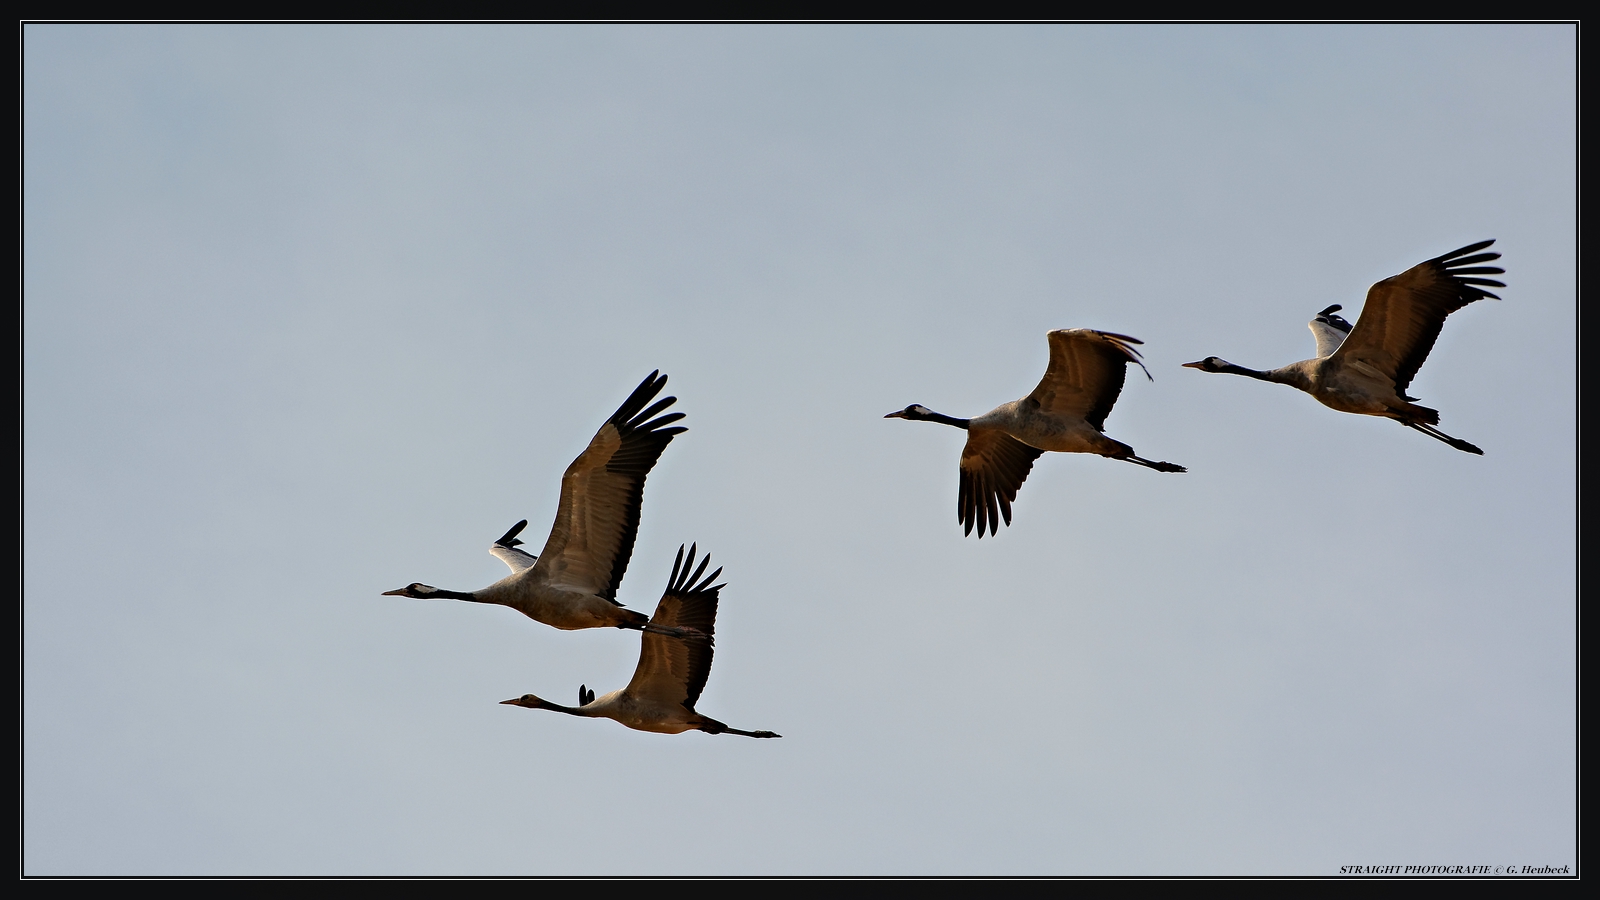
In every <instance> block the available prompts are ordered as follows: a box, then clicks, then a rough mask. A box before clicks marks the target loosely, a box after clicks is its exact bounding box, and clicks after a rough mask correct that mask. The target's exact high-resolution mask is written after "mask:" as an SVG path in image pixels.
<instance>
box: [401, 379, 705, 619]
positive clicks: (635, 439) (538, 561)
mask: <svg viewBox="0 0 1600 900" xmlns="http://www.w3.org/2000/svg"><path fill="white" fill-rule="evenodd" d="M666 383H667V376H665V375H662V374H661V373H660V372H659V371H656V372H651V373H650V375H649V377H647V378H645V380H644V381H643V382H641V383H640V384H639V386H638V387H637V388H635V389H634V391H633V393H632V394H630V395H629V396H628V399H627V400H625V401H623V403H622V406H620V407H618V408H617V411H616V412H615V413H613V414H612V416H611V418H609V419H607V420H606V422H605V424H604V425H601V426H600V430H599V431H598V432H596V433H595V436H594V439H593V440H591V441H589V446H588V447H587V448H586V449H585V450H584V451H583V453H581V454H579V455H578V458H577V459H575V460H573V461H572V465H570V466H568V467H567V471H566V474H564V475H562V476H561V501H560V503H559V504H558V505H557V507H556V521H555V524H554V525H553V526H551V528H550V537H549V538H547V539H546V540H545V544H544V550H543V551H542V552H541V553H539V555H538V556H534V555H533V554H531V553H527V552H525V551H523V550H519V549H517V548H518V546H519V545H521V544H522V541H521V540H519V539H518V538H517V535H518V534H520V533H521V532H522V529H523V528H525V527H526V526H527V524H528V521H527V520H526V519H524V520H522V521H521V522H518V523H517V524H516V525H513V526H512V527H511V530H510V531H507V532H506V533H505V534H504V535H503V536H501V537H500V539H499V540H497V541H495V542H494V544H492V545H491V546H490V547H489V552H490V553H492V554H494V555H495V556H496V557H498V558H499V559H500V560H501V561H503V562H504V563H505V564H506V565H507V566H508V567H509V568H510V569H511V574H510V575H508V576H506V577H505V578H502V579H501V580H499V581H497V582H495V583H494V584H491V585H489V586H488V587H486V588H483V589H482V590H477V591H450V590H445V589H443V588H436V587H433V586H432V585H427V584H421V583H415V582H414V583H412V584H409V585H406V586H405V587H403V588H400V589H399V590H393V591H384V593H383V595H384V596H386V597H412V598H416V599H419V600H469V601H471V602H473V603H497V604H499V605H501V606H509V607H511V608H512V609H514V610H517V611H518V612H520V613H522V614H523V615H526V616H527V617H529V618H531V619H534V620H535V621H538V622H543V623H545V624H546V625H551V626H554V627H556V628H560V629H563V630H566V631H571V630H575V629H579V628H607V627H616V628H632V629H638V630H644V629H649V628H652V627H653V626H651V625H650V624H649V622H650V620H649V619H648V618H647V617H646V616H645V615H644V613H641V612H635V611H634V610H631V609H625V608H623V606H622V604H621V603H619V602H617V586H618V585H619V584H621V583H622V576H623V573H625V572H626V571H627V570H628V559H629V557H630V556H632V555H633V542H634V538H635V536H636V535H637V534H638V531H639V507H640V504H641V503H642V502H643V500H644V480H645V476H646V475H648V474H649V473H650V469H651V468H652V467H654V466H655V464H656V460H658V459H660V458H661V453H662V451H664V450H665V449H666V448H667V444H668V443H670V442H671V441H672V438H673V437H674V436H676V435H678V434H681V433H682V432H684V431H687V430H688V429H687V428H684V427H682V426H672V423H673V422H676V421H678V420H679V419H682V418H683V413H678V412H675V413H668V414H667V415H664V416H659V417H656V416H657V414H658V413H660V412H661V411H662V410H664V409H666V408H667V407H669V406H671V405H672V404H673V403H675V402H677V398H676V397H666V398H664V399H662V400H659V401H656V402H655V403H654V404H651V401H652V400H655V397H656V395H657V394H659V393H661V389H662V387H664V386H665V385H666ZM646 406H649V408H648V409H646V408H645V407H646ZM652 417H655V418H652ZM668 426H672V427H668ZM666 631H667V633H670V634H675V635H679V636H684V637H693V636H694V635H693V633H692V632H690V631H685V630H683V629H666Z"/></svg>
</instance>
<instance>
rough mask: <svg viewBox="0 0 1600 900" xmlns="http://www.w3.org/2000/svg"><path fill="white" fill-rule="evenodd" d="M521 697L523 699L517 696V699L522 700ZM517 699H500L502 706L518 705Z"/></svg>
mask: <svg viewBox="0 0 1600 900" xmlns="http://www.w3.org/2000/svg"><path fill="white" fill-rule="evenodd" d="M521 699H522V698H521V697H518V698H517V700H521ZM517 700H501V701H500V705H501V706H516V705H517Z"/></svg>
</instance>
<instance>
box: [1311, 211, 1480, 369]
mask: <svg viewBox="0 0 1600 900" xmlns="http://www.w3.org/2000/svg"><path fill="white" fill-rule="evenodd" d="M1493 243H1494V241H1492V240H1490V241H1479V242H1478V243H1476V244H1469V245H1468V246H1465V247H1462V248H1461V249H1459V250H1454V251H1452V252H1450V253H1446V254H1445V255H1443V256H1436V257H1434V258H1433V259H1430V260H1427V261H1426V262H1422V263H1418V264H1417V265H1415V266H1412V267H1411V268H1409V269H1407V270H1405V271H1404V272H1401V273H1400V274H1399V275H1394V276H1392V277H1389V278H1385V279H1384V280H1382V281H1380V282H1378V283H1377V284H1375V285H1373V286H1372V288H1371V289H1370V290H1368V291H1367V304H1366V305H1365V306H1363V307H1362V308H1361V317H1360V318H1359V319H1357V320H1356V327H1355V330H1354V331H1351V332H1350V336H1349V337H1348V338H1345V341H1344V344H1342V345H1341V346H1340V347H1339V349H1338V351H1337V352H1336V353H1335V354H1334V355H1335V356H1338V357H1341V358H1343V359H1346V360H1350V361H1359V362H1363V363H1366V364H1367V365H1369V366H1371V367H1373V368H1375V369H1377V370H1378V371H1379V372H1382V373H1383V374H1384V375H1387V376H1388V377H1389V378H1390V379H1392V380H1393V381H1394V389H1395V393H1397V394H1399V395H1400V396H1402V397H1404V396H1405V391H1406V388H1407V387H1408V386H1410V384H1411V379H1412V378H1414V377H1416V374H1417V370H1418V369H1420V368H1422V363H1423V360H1426V359H1427V358H1428V351H1430V350H1432V349H1433V342H1434V341H1436V340H1438V338H1439V330H1440V329H1441V328H1443V327H1444V320H1445V317H1446V316H1448V315H1450V314H1451V313H1453V312H1455V311H1456V310H1458V309H1460V308H1461V307H1463V306H1466V305H1467V304H1468V303H1471V302H1473V301H1474V300H1481V299H1483V298H1484V297H1493V298H1494V299H1496V300H1499V299H1500V298H1499V297H1498V296H1497V295H1495V294H1491V293H1489V292H1488V291H1486V290H1483V287H1480V286H1486V287H1505V283H1504V282H1500V281H1494V280H1492V279H1489V278H1480V277H1477V276H1480V275H1500V274H1502V273H1504V272H1505V269H1502V268H1500V267H1499V266H1478V265H1474V264H1475V263H1481V262H1488V261H1490V260H1494V259H1499V258H1500V254H1498V253H1478V252H1477V251H1479V250H1482V249H1483V248H1485V247H1487V246H1489V245H1490V244H1493ZM1468 254H1477V255H1475V256H1470V255H1468Z"/></svg>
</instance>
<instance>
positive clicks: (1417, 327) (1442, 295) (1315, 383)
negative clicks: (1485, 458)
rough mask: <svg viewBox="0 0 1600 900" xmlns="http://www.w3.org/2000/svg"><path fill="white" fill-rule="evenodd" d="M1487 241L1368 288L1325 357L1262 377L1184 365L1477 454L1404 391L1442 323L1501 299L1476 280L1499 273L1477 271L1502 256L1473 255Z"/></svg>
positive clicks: (1222, 365) (1205, 364)
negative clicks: (1293, 391) (1282, 388)
mask: <svg viewBox="0 0 1600 900" xmlns="http://www.w3.org/2000/svg"><path fill="white" fill-rule="evenodd" d="M1493 243H1494V241H1492V240H1490V241H1479V242H1478V243H1476V244H1469V245H1468V246H1465V247H1462V248H1461V249H1459V250H1454V251H1452V252H1450V253H1446V254H1444V255H1443V256H1436V257H1434V258H1433V259H1429V260H1425V261H1423V262H1421V263H1418V264H1417V265H1415V266H1412V267H1411V268H1409V269H1407V270H1405V271H1404V272H1401V273H1400V274H1399V275H1394V276H1391V277H1389V278H1385V279H1383V280H1382V281H1380V282H1378V283H1377V284H1374V285H1373V286H1372V287H1371V289H1369V290H1368V291H1367V302H1366V305H1365V306H1363V307H1362V309H1361V317H1360V318H1359V319H1357V320H1356V324H1355V327H1354V329H1352V330H1351V331H1350V334H1349V336H1348V337H1346V338H1345V339H1344V341H1343V343H1341V344H1339V345H1338V348H1337V349H1335V350H1333V351H1332V352H1331V353H1328V354H1326V355H1322V356H1318V357H1317V358H1315V359H1307V360H1302V361H1300V362H1297V363H1290V364H1289V365H1287V366H1282V367H1280V368H1277V369H1269V370H1266V371H1258V370H1256V369H1247V368H1245V367H1244V366H1237V365H1234V364H1233V363H1230V362H1228V361H1227V360H1224V359H1220V358H1218V357H1215V356H1208V357H1206V358H1205V359H1202V360H1199V361H1198V362H1192V363H1184V366H1185V367H1187V368H1191V369H1199V370H1201V371H1202V372H1224V373H1227V374H1231V375H1244V376H1246V377H1249V378H1256V379H1259V380H1261V381H1271V382H1275V383H1278V384H1287V385H1289V386H1291V387H1295V388H1299V389H1300V390H1302V391H1305V392H1306V393H1308V394H1310V395H1311V396H1313V397H1315V398H1317V400H1318V401H1319V402H1321V403H1322V404H1323V405H1324V406H1328V407H1331V408H1333V409H1337V410H1340V411H1341V412H1349V413H1356V414H1358V415H1366V416H1382V417H1384V418H1389V419H1394V420H1395V421H1397V422H1399V423H1400V424H1402V425H1405V426H1406V427H1408V428H1414V429H1416V430H1417V431H1420V432H1422V433H1423V434H1426V435H1428V436H1429V437H1431V438H1434V439H1436V440H1440V441H1443V442H1444V443H1446V444H1449V445H1450V446H1452V447H1454V448H1456V449H1457V450H1462V451H1465V452H1467V453H1476V454H1479V455H1482V454H1483V451H1482V450H1480V449H1478V448H1477V447H1476V446H1474V445H1472V444H1469V443H1467V442H1466V441H1463V440H1461V439H1459V438H1453V437H1451V436H1450V435H1447V434H1445V433H1444V432H1442V431H1440V430H1439V429H1437V428H1435V427H1434V426H1435V425H1438V424H1439V411H1438V410H1436V409H1432V408H1430V407H1426V406H1419V405H1418V404H1417V403H1416V402H1415V400H1416V399H1417V398H1415V397H1412V396H1409V395H1408V394H1407V393H1406V390H1407V388H1409V387H1410V386H1411V380H1412V379H1413V378H1415V377H1416V374H1417V370H1418V369H1420V368H1422V363H1423V361H1424V360H1426V359H1427V358H1428V353H1429V351H1431V350H1432V349H1433V344H1434V341H1436V340H1438V338H1439V331H1440V330H1441V329H1442V328H1443V327H1444V320H1445V318H1446V317H1448V316H1449V315H1450V314H1451V313H1453V312H1455V311H1456V310H1458V309H1461V308H1462V307H1464V306H1466V305H1467V304H1469V303H1472V302H1474V301H1477V300H1481V299H1483V298H1484V297H1492V298H1494V299H1496V300H1498V299H1500V298H1499V296H1497V295H1495V294H1491V293H1489V292H1488V291H1486V290H1484V289H1483V288H1484V287H1505V283H1504V282H1500V281H1495V280H1493V279H1489V278H1483V277H1481V276H1483V275H1499V274H1503V273H1504V272H1505V269H1502V268H1500V267H1499V266H1480V265H1476V264H1477V263H1483V262H1489V261H1491V260H1496V259H1499V258H1500V254H1498V253H1478V251H1479V250H1482V249H1484V248H1485V247H1488V246H1489V245H1491V244H1493ZM1474 254H1475V255H1474ZM1329 309H1330V310H1337V309H1339V307H1337V306H1333V307H1329ZM1324 312H1325V313H1326V312H1327V310H1325V311H1324ZM1323 318H1324V317H1323V316H1321V315H1319V317H1318V319H1313V320H1312V330H1313V333H1317V334H1318V335H1319V343H1320V339H1321V338H1322V337H1323V336H1325V335H1327V334H1329V333H1330V332H1327V331H1326V330H1324V331H1322V332H1318V329H1317V327H1316V323H1317V322H1318V321H1319V320H1321V319H1323ZM1334 318H1337V317H1334ZM1341 321H1342V320H1341Z"/></svg>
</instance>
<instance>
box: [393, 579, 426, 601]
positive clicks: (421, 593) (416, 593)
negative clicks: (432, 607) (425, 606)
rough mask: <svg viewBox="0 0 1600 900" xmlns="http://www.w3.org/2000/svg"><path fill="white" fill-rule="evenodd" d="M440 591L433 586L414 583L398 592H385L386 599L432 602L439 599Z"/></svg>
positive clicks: (418, 582)
mask: <svg viewBox="0 0 1600 900" xmlns="http://www.w3.org/2000/svg"><path fill="white" fill-rule="evenodd" d="M439 594H440V591H439V589H438V588H436V587H434V586H433V585H431V584H423V583H422V582H420V581H413V582H411V583H410V584H408V585H406V586H405V587H403V588H400V589H399V590H397V591H384V592H383V594H382V595H381V596H384V597H410V598H412V599H413V600H431V599H436V598H438V596H439Z"/></svg>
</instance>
